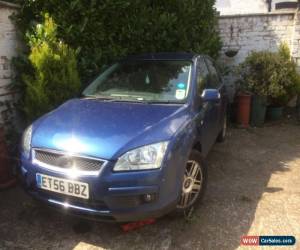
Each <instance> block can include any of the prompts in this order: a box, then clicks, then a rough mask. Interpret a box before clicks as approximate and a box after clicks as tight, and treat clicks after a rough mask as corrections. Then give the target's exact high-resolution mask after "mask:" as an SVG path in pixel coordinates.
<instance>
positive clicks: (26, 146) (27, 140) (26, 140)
mask: <svg viewBox="0 0 300 250" xmlns="http://www.w3.org/2000/svg"><path fill="white" fill-rule="evenodd" d="M31 135H32V126H29V127H28V128H27V129H26V130H25V131H24V134H23V138H22V148H23V152H24V154H25V155H26V156H27V158H29V153H30V146H31Z"/></svg>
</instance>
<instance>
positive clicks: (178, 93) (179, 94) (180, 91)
mask: <svg viewBox="0 0 300 250" xmlns="http://www.w3.org/2000/svg"><path fill="white" fill-rule="evenodd" d="M184 98H185V90H184V89H176V99H178V100H182V99H184Z"/></svg>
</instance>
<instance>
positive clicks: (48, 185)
mask: <svg viewBox="0 0 300 250" xmlns="http://www.w3.org/2000/svg"><path fill="white" fill-rule="evenodd" d="M36 182H37V186H38V187H39V188H41V189H45V190H48V191H52V192H56V193H60V194H66V195H70V196H75V197H79V198H83V199H88V198H89V185H88V184H87V183H83V182H79V181H73V180H67V179H62V178H57V177H53V176H49V175H43V174H36Z"/></svg>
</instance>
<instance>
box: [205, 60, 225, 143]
mask: <svg viewBox="0 0 300 250" xmlns="http://www.w3.org/2000/svg"><path fill="white" fill-rule="evenodd" d="M205 62H206V65H207V68H208V70H209V74H210V77H209V82H208V86H207V88H211V89H217V90H219V92H220V95H221V98H220V101H219V102H215V103H213V112H214V115H213V116H214V118H213V119H214V121H213V123H214V136H215V139H216V138H217V136H218V134H219V132H220V131H221V130H222V128H223V121H224V116H225V115H226V102H227V96H226V89H225V85H224V84H223V81H222V78H221V75H220V74H219V72H218V69H217V67H216V64H215V63H214V61H213V60H212V59H211V58H209V57H206V58H205Z"/></svg>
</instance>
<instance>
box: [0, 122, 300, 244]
mask: <svg viewBox="0 0 300 250" xmlns="http://www.w3.org/2000/svg"><path fill="white" fill-rule="evenodd" d="M207 162H208V165H209V185H208V189H207V193H206V196H205V198H204V200H203V204H202V205H201V206H200V207H199V208H197V209H196V210H195V211H194V214H193V216H192V217H191V219H189V220H187V219H184V218H171V217H168V216H167V217H164V218H161V219H159V220H157V222H156V223H155V224H154V225H149V226H146V227H144V228H141V229H139V230H136V231H132V232H129V233H123V232H122V230H121V229H120V226H119V225H118V224H105V223H99V222H86V221H80V220H79V219H77V218H74V217H69V216H64V215H62V214H60V213H57V212H56V211H53V210H50V209H48V208H44V207H41V206H38V205H36V204H35V203H34V202H32V200H31V199H30V198H29V197H27V196H26V195H25V194H24V193H23V191H22V190H21V189H20V188H15V189H11V190H8V191H2V192H0V249H1V250H2V249H238V248H241V249H247V248H246V247H241V246H240V238H241V236H242V235H294V236H295V237H296V238H297V240H298V241H299V242H298V243H297V244H296V246H294V247H288V248H285V247H281V248H280V249H300V126H299V125H296V124H294V123H293V122H280V123H276V124H269V125H267V126H266V127H264V128H259V129H255V128H252V129H249V130H242V129H230V131H229V133H228V138H227V141H226V142H225V143H223V144H218V145H216V146H215V147H214V149H213V150H212V152H211V153H210V155H209V157H208V159H207ZM256 249H258V247H257V248H256ZM264 249H272V248H271V247H267V248H264Z"/></svg>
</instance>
